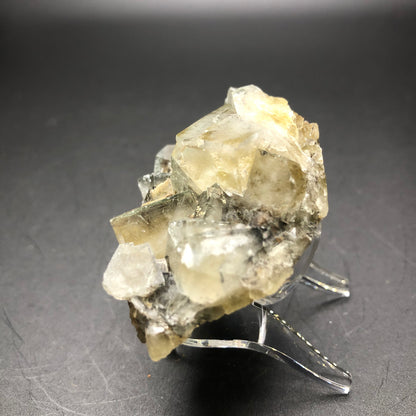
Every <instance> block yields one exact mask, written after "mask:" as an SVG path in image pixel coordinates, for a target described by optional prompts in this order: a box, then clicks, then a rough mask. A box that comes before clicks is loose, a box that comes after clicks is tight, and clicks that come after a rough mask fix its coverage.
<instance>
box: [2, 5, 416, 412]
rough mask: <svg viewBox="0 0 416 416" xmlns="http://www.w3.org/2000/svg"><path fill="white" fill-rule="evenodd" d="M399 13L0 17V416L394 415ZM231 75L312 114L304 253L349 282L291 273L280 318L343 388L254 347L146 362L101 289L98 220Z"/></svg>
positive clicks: (409, 311) (401, 213)
mask: <svg viewBox="0 0 416 416" xmlns="http://www.w3.org/2000/svg"><path fill="white" fill-rule="evenodd" d="M5 16H6V15H5ZM415 23H416V19H415V15H414V14H411V13H410V12H408V13H400V12H395V13H380V14H373V15H371V14H368V15H361V16H354V15H350V16H337V15H326V16H325V15H322V16H314V17H309V18H308V17H307V16H292V17H285V18H283V17H280V18H279V17H270V18H262V19H248V18H244V19H243V18H240V19H237V18H235V19H225V18H217V19H215V20H213V19H211V20H210V19H203V18H200V19H180V18H178V17H177V18H175V19H173V18H170V19H162V18H159V19H150V18H149V19H146V20H143V19H142V20H140V19H130V20H129V19H124V20H97V19H96V20H77V21H66V20H57V19H55V20H49V21H48V20H42V21H41V20H28V19H27V20H24V19H20V20H13V19H11V18H7V17H3V18H2V21H1V32H0V42H1V66H0V69H1V86H0V91H1V100H0V111H1V114H0V116H1V120H0V135H1V142H0V152H1V153H0V155H1V162H0V163H1V164H0V172H1V174H0V184H1V187H0V190H1V205H0V210H1V211H0V214H1V221H2V222H1V230H2V234H1V243H0V244H1V245H0V304H1V310H0V413H1V414H2V415H71V414H77V415H115V414H117V415H124V414H126V415H145V416H147V415H149V416H151V415H197V414H198V415H278V414H285V415H322V414H323V415H412V414H414V413H415V409H416V401H415V390H416V382H415V364H414V363H415V359H416V325H415V318H416V317H415V294H416V291H415V289H416V287H415V286H416V285H415V269H416V256H415V243H416V241H415V233H416V222H415V208H416V193H415V173H416V172H415V171H416V169H415V165H414V161H415V156H416V151H415V150H416V149H415V144H414V140H415V111H414V110H415V87H416V82H415V74H416V65H415V64H416V59H415V50H414V40H415V39H416V30H415V28H416V25H415ZM248 83H254V84H257V85H259V86H260V87H262V88H263V89H264V90H265V91H266V92H268V93H270V94H273V95H280V96H284V97H286V98H288V99H289V102H290V104H291V105H292V107H293V108H294V109H295V110H296V111H297V112H299V113H300V114H302V115H304V116H305V117H306V118H307V119H308V120H311V121H316V122H318V123H319V125H320V131H321V144H322V147H323V151H324V157H325V163H326V170H327V176H328V188H329V198H330V214H329V216H328V218H327V219H326V220H325V223H324V232H323V241H322V244H321V247H320V250H319V253H318V258H319V259H320V260H321V262H322V263H323V264H325V265H326V266H328V267H330V268H332V269H333V270H335V271H338V272H340V273H343V274H345V275H348V276H350V277H351V281H352V297H351V299H350V300H348V301H336V302H328V300H329V299H328V297H326V296H323V295H319V294H317V293H314V292H310V291H308V290H307V289H306V288H305V289H300V290H298V291H297V292H296V293H295V294H294V296H293V299H292V302H291V303H290V305H289V306H288V308H287V310H286V311H285V317H286V318H287V319H288V320H289V321H291V322H292V323H293V324H294V326H296V328H299V329H300V330H302V332H304V334H305V336H306V337H307V338H310V339H311V340H312V341H314V342H315V343H316V345H317V346H318V347H319V348H320V349H321V350H322V351H323V352H325V353H326V354H327V355H328V356H329V357H330V358H331V359H333V360H335V361H337V362H339V363H340V364H341V365H342V366H344V367H345V368H347V369H349V370H350V371H351V372H352V374H353V377H354V381H353V387H352V391H351V394H350V395H349V397H341V396H336V395H334V394H332V393H331V392H330V391H328V390H325V389H323V388H322V387H320V386H319V385H317V384H316V383H314V382H312V381H310V380H309V379H306V378H305V377H303V376H302V375H300V374H298V373H296V372H295V371H293V370H292V369H290V368H288V367H286V366H284V365H283V364H280V363H278V362H274V361H272V360H270V359H268V358H267V357H261V356H259V355H256V354H255V353H249V352H241V351H231V352H230V351H212V352H208V351H198V352H195V353H193V354H191V355H190V356H187V355H177V354H173V355H171V356H170V357H169V358H167V359H165V360H163V361H161V362H158V363H153V362H151V361H150V359H149V358H148V356H147V352H146V348H145V346H143V345H142V344H140V342H139V341H138V340H137V339H136V336H135V331H134V328H133V327H132V326H131V324H130V322H129V318H128V308H127V305H126V303H125V302H119V301H116V300H114V299H112V298H110V297H109V296H107V295H106V293H105V292H104V291H103V290H102V288H101V276H102V273H103V271H104V269H105V267H106V263H107V262H108V260H109V259H110V257H111V254H112V252H113V250H114V249H115V247H116V239H115V237H114V235H113V233H112V230H111V228H110V226H109V224H108V219H109V218H110V217H111V216H114V215H115V214H118V213H121V212H123V211H125V210H127V209H130V208H132V207H134V206H135V205H136V204H137V202H138V200H139V197H138V190H137V188H136V178H137V177H138V176H139V175H142V174H144V173H146V172H148V171H150V170H151V168H152V159H153V156H154V154H155V153H156V151H157V150H158V149H159V148H160V147H162V146H163V145H164V144H166V143H171V142H173V141H174V136H175V133H176V132H178V131H180V130H181V129H183V128H184V127H186V126H187V125H189V124H190V123H191V122H193V121H194V120H196V119H197V118H199V117H200V116H202V115H204V114H205V113H207V112H209V111H211V110H212V109H214V108H216V107H218V106H219V105H221V103H222V101H223V99H224V96H225V93H226V89H227V87H228V86H230V85H232V86H241V85H244V84H248ZM236 325H238V324H237V323H236Z"/></svg>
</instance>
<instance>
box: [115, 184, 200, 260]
mask: <svg viewBox="0 0 416 416" xmlns="http://www.w3.org/2000/svg"><path fill="white" fill-rule="evenodd" d="M194 205H195V199H194V197H193V194H192V192H189V191H188V192H183V193H179V194H176V195H173V196H170V197H168V198H165V199H160V200H157V201H154V202H150V203H148V204H144V205H142V206H141V207H139V208H135V209H133V210H131V211H128V212H125V213H124V214H121V215H119V216H117V217H115V218H112V219H111V220H110V223H111V225H112V227H113V229H114V232H115V234H116V237H117V239H118V242H119V243H120V244H122V243H134V244H136V245H139V244H144V243H149V244H150V247H151V248H152V250H153V253H154V254H155V256H156V258H163V257H165V255H166V243H167V235H168V224H169V223H170V222H171V221H174V220H177V219H181V218H186V217H187V216H189V215H190V214H191V213H192V212H193V211H194Z"/></svg>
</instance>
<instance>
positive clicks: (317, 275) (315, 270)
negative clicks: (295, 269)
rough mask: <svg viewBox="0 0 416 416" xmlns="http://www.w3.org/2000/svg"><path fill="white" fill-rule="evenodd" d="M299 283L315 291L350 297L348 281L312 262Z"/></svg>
mask: <svg viewBox="0 0 416 416" xmlns="http://www.w3.org/2000/svg"><path fill="white" fill-rule="evenodd" d="M301 283H303V284H304V285H306V286H309V287H311V288H313V289H315V290H321V291H324V292H329V293H332V294H334V295H337V296H341V297H344V298H349V297H350V289H349V280H348V279H347V278H346V277H342V276H340V275H339V274H336V273H332V272H329V271H328V270H325V269H324V268H322V267H321V266H319V265H318V264H317V263H315V262H314V261H312V262H311V264H310V265H309V268H308V270H307V271H306V273H305V274H304V275H303V276H302V280H301Z"/></svg>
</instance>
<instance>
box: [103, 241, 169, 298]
mask: <svg viewBox="0 0 416 416" xmlns="http://www.w3.org/2000/svg"><path fill="white" fill-rule="evenodd" d="M164 283H165V280H164V278H163V273H162V269H161V268H160V267H159V265H158V264H157V263H156V260H155V258H154V256H153V253H152V250H151V248H150V246H149V244H142V245H139V246H135V245H134V244H132V243H127V244H120V245H119V246H118V248H117V250H116V251H115V253H114V254H113V257H112V258H111V260H110V263H109V264H108V266H107V269H106V271H105V272H104V278H103V287H104V289H105V290H106V292H107V293H108V294H109V295H111V296H114V297H115V298H116V299H120V300H127V299H131V298H132V297H133V296H149V295H150V294H152V293H153V292H154V291H155V290H156V289H157V288H158V287H160V286H161V285H163V284H164Z"/></svg>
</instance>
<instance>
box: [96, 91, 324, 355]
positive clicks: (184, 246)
mask: <svg viewBox="0 0 416 416" xmlns="http://www.w3.org/2000/svg"><path fill="white" fill-rule="evenodd" d="M318 138H319V131H318V126H317V124H315V123H308V122H307V121H305V120H304V119H303V118H302V117H301V116H299V115H298V114H296V113H295V112H294V111H292V110H291V108H290V107H289V105H288V103H287V101H286V100H285V99H284V98H277V97H271V96H269V95H267V94H265V93H264V92H263V91H262V90H261V89H260V88H258V87H256V86H254V85H248V86H245V87H241V88H230V89H229V91H228V94H227V97H226V100H225V104H224V105H223V106H222V107H220V108H218V109H217V110H215V111H213V112H212V113H210V114H208V115H207V116H205V117H203V118H201V119H200V120H198V121H197V122H195V123H194V124H192V125H191V126H189V127H188V128H186V129H185V130H183V131H182V132H180V133H179V134H178V135H177V136H176V146H174V145H168V146H165V147H164V148H163V149H162V150H161V151H160V152H159V153H158V154H157V155H156V160H155V166H154V172H153V173H151V174H148V175H145V176H144V177H143V178H141V179H139V188H140V190H141V192H142V196H143V204H142V206H141V207H138V208H135V209H133V210H131V211H128V212H126V213H124V214H121V215H119V216H118V217H115V218H113V219H112V220H111V225H112V226H113V229H114V232H115V234H116V236H117V239H118V241H119V243H120V245H119V247H118V249H117V250H116V252H115V253H114V256H113V258H112V259H111V261H110V263H109V265H108V268H107V270H106V272H105V273H104V281H103V286H104V289H105V290H106V291H107V292H108V293H109V294H110V295H112V296H114V297H115V298H116V299H127V300H128V301H129V306H130V318H131V320H132V323H133V325H134V326H135V327H136V330H137V334H138V337H139V338H140V339H141V340H142V341H143V342H146V343H147V346H148V352H149V355H150V357H151V358H152V359H153V360H155V361H156V360H159V359H161V358H163V357H165V356H167V355H168V354H169V353H170V351H172V349H174V348H175V347H177V346H178V345H180V344H181V343H182V342H183V341H184V340H185V339H187V338H188V337H189V336H190V335H191V333H192V331H193V330H194V328H195V327H197V326H199V325H201V324H202V323H204V322H206V321H210V320H215V319H218V318H220V317H221V316H222V315H224V314H228V313H231V312H233V311H236V310H238V309H240V308H243V307H244V306H246V305H248V304H249V303H250V302H252V301H253V300H258V299H261V298H264V297H267V296H270V295H274V294H276V293H277V294H278V293H280V292H281V291H283V289H284V287H285V285H286V284H287V283H288V282H290V281H291V279H293V277H291V276H292V274H293V268H294V264H295V263H296V261H297V260H298V259H299V258H300V256H301V255H302V253H303V252H304V251H305V249H306V248H307V247H308V245H309V244H310V242H311V241H312V239H313V238H314V237H316V236H317V235H318V234H319V230H320V228H319V223H320V221H321V220H322V218H324V217H325V216H326V214H327V212H328V203H327V189H326V179H325V172H324V165H323V160H322V151H321V148H320V146H319V144H318Z"/></svg>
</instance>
